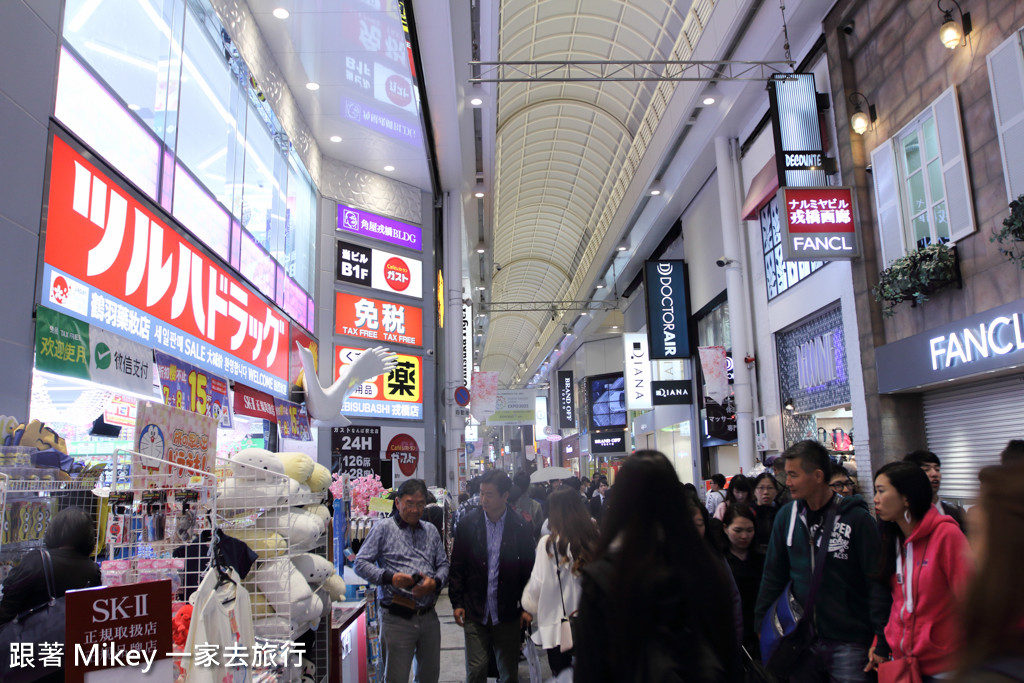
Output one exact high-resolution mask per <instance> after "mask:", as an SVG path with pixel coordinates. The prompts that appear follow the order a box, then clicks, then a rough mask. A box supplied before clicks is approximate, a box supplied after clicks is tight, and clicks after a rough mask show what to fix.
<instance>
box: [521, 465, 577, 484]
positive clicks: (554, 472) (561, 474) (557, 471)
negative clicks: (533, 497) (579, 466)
mask: <svg viewBox="0 0 1024 683" xmlns="http://www.w3.org/2000/svg"><path fill="white" fill-rule="evenodd" d="M571 476H573V473H572V470H570V469H569V468H568V467H541V468H540V469H539V470H537V471H536V472H534V473H533V474H531V475H530V483H531V484H539V483H540V482H542V481H554V480H555V479H568V478H569V477H571Z"/></svg>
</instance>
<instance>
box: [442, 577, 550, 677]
mask: <svg viewBox="0 0 1024 683" xmlns="http://www.w3.org/2000/svg"><path fill="white" fill-rule="evenodd" d="M437 616H438V617H439V618H440V620H441V678H440V683H455V682H456V681H458V682H459V683H461V682H462V681H465V680H466V647H465V640H464V638H463V635H462V628H461V627H459V626H457V625H456V624H455V618H454V617H453V616H452V603H451V601H450V600H449V599H448V591H447V590H445V592H444V593H442V594H441V597H440V598H439V599H438V601H437ZM540 665H541V672H542V674H543V677H542V679H541V680H543V681H547V680H548V679H550V678H551V669H549V668H548V660H547V657H546V656H545V655H544V653H543V652H541V653H540ZM491 680H494V679H491ZM519 681H520V683H531V681H530V669H529V667H528V666H527V664H526V661H525V660H524V661H521V662H519Z"/></svg>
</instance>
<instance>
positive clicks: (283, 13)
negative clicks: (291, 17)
mask: <svg viewBox="0 0 1024 683" xmlns="http://www.w3.org/2000/svg"><path fill="white" fill-rule="evenodd" d="M273 14H274V16H275V17H277V18H278V19H287V18H288V10H286V9H285V8H284V7H278V8H277V9H275V10H274V12H273Z"/></svg>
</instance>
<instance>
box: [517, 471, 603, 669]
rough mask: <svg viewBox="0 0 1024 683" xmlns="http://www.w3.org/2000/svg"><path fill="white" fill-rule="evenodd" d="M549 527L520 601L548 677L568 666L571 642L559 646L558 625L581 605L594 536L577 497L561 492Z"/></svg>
mask: <svg viewBox="0 0 1024 683" xmlns="http://www.w3.org/2000/svg"><path fill="white" fill-rule="evenodd" d="M548 527H549V528H550V530H551V533H550V534H547V535H545V536H543V537H541V539H540V543H538V544H537V555H536V559H535V560H534V563H533V573H532V574H531V575H530V581H529V582H528V583H527V584H526V588H525V589H524V590H523V598H522V602H523V609H525V610H526V611H527V612H529V613H530V614H532V615H533V623H534V625H535V626H536V627H537V631H536V633H534V634H533V642H534V643H536V644H537V645H539V646H540V647H543V648H544V649H546V650H547V652H548V664H550V665H551V673H552V674H554V675H555V676H557V675H558V674H559V673H560V672H561V671H562V670H564V669H567V668H569V667H570V666H572V648H571V643H564V642H563V641H562V620H563V618H565V619H568V617H569V616H570V615H572V614H574V613H575V612H576V609H577V607H578V606H579V601H580V573H581V572H582V570H583V568H584V567H585V566H587V563H588V562H590V560H591V559H592V558H593V552H594V549H595V547H596V546H597V539H598V534H597V527H596V526H595V525H594V520H592V519H591V518H590V513H589V512H587V509H586V507H585V506H584V505H583V498H582V497H581V496H580V494H579V492H578V491H576V490H573V489H571V488H565V487H562V488H561V489H559V490H558V491H555V492H554V493H552V494H551V495H550V496H549V497H548ZM563 650H564V651H563Z"/></svg>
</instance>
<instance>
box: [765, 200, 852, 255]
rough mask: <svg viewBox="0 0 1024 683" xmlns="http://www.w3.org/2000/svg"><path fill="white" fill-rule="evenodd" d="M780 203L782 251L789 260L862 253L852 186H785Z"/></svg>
mask: <svg viewBox="0 0 1024 683" xmlns="http://www.w3.org/2000/svg"><path fill="white" fill-rule="evenodd" d="M778 204H779V228H780V231H781V233H782V253H783V256H785V258H786V260H787V261H820V260H822V259H829V260H832V261H836V260H842V259H852V258H856V257H858V256H860V240H859V239H858V235H857V224H856V220H855V218H854V216H855V212H854V206H853V190H851V189H850V188H849V187H783V188H781V189H780V190H779V194H778Z"/></svg>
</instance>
